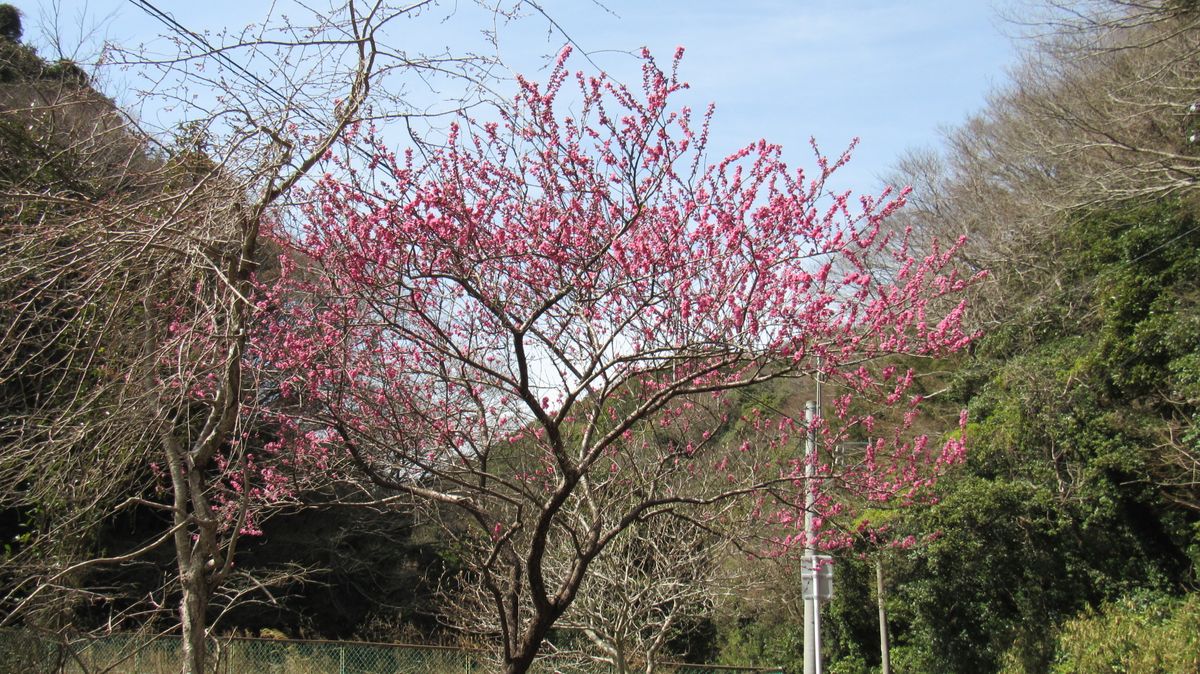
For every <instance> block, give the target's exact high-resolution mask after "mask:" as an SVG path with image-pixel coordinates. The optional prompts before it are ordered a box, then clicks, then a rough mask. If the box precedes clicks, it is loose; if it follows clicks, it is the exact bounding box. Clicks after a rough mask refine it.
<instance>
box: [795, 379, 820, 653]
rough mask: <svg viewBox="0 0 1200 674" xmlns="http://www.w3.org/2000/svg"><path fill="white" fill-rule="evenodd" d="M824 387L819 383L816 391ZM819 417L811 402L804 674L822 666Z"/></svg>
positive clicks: (803, 564) (807, 414)
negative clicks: (817, 521) (817, 559)
mask: <svg viewBox="0 0 1200 674" xmlns="http://www.w3.org/2000/svg"><path fill="white" fill-rule="evenodd" d="M820 387H821V384H820V380H818V383H817V388H818V390H819V389H820ZM816 418H817V403H816V402H815V401H812V400H810V401H808V402H807V403H805V406H804V420H805V421H806V422H808V439H807V440H806V442H805V446H804V557H803V558H802V559H801V560H800V584H801V587H802V589H804V590H807V591H804V592H802V593H801V596H802V597H803V601H804V674H820V672H821V665H820V657H819V655H820V654H819V653H817V644H816V639H817V623H816V619H817V611H818V609H819V605H818V604H817V601H816V600H815V599H810V598H809V597H810V595H811V596H814V597H815V596H816V592H815V587H814V586H815V585H816V580H817V579H816V573H814V571H815V569H814V566H813V562H814V561H815V557H816V554H817V546H816V543H817V542H816V531H815V527H814V526H813V509H814V508H816V505H817V492H816V489H814V488H813V486H814V482H815V478H816V476H817V465H816V464H817V461H816V458H817V456H816V455H817V433H816V430H815V429H814V428H813V422H814V421H815V420H816Z"/></svg>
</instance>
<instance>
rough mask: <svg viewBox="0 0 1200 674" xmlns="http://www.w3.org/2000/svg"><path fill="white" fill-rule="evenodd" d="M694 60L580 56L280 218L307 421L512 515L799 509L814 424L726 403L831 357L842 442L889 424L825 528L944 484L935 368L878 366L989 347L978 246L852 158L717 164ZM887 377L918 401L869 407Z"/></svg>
mask: <svg viewBox="0 0 1200 674" xmlns="http://www.w3.org/2000/svg"><path fill="white" fill-rule="evenodd" d="M681 56H682V51H680V52H679V53H677V54H676V57H675V60H674V62H673V64H672V67H671V69H670V71H669V72H664V71H663V70H662V69H660V68H659V67H658V65H657V64H656V63H655V61H654V60H653V58H652V57H651V56H650V55H649V54H648V53H644V54H643V80H642V83H641V84H642V87H641V90H640V91H638V92H635V91H632V90H630V89H628V88H626V87H624V86H621V85H619V84H617V83H615V82H613V81H611V80H609V79H607V78H606V77H604V76H587V75H585V74H584V73H574V74H572V73H571V72H570V71H569V70H568V68H567V63H568V57H569V50H564V51H563V53H562V55H561V57H560V58H559V60H558V62H557V64H556V66H555V67H554V69H553V71H552V72H551V74H550V76H549V78H548V81H547V82H545V83H542V84H540V83H536V82H533V81H530V80H526V79H521V80H519V86H520V91H519V94H518V95H517V97H516V99H515V100H514V101H513V103H512V105H511V106H510V107H507V108H504V109H503V110H501V111H500V112H499V113H498V114H499V121H476V120H473V119H471V118H468V117H464V118H462V119H460V120H459V121H458V122H457V123H455V124H454V125H453V126H452V127H451V129H450V132H449V137H448V138H447V140H446V142H445V144H444V145H442V146H439V147H437V148H432V149H428V148H427V149H426V150H425V151H423V152H422V153H420V154H418V153H417V152H415V151H407V152H402V153H396V152H393V151H391V150H389V149H388V148H386V147H384V146H383V145H382V144H379V143H377V142H376V143H375V144H374V145H373V147H374V150H375V151H374V154H373V156H372V158H371V160H370V162H369V164H368V166H367V167H366V168H367V169H368V170H367V171H365V172H364V171H362V169H361V167H358V166H355V165H353V164H351V163H347V162H341V161H339V160H337V159H336V158H335V157H333V156H331V157H330V158H329V162H328V169H329V172H328V173H326V174H325V176H324V177H323V178H322V179H321V180H319V181H318V182H317V184H316V185H315V186H313V188H312V189H311V190H310V191H309V192H308V193H307V194H306V195H305V198H304V199H302V200H301V201H302V203H303V204H305V205H304V213H303V218H302V220H301V222H300V223H299V224H298V225H296V226H294V227H292V228H280V229H278V230H277V231H276V233H275V235H276V237H277V239H278V240H279V242H280V243H281V244H282V245H283V246H285V248H287V249H288V251H289V252H288V254H287V255H286V256H285V257H284V258H283V277H282V281H281V282H280V283H279V284H278V285H276V286H274V287H272V288H270V289H267V291H266V292H265V293H264V295H263V299H262V302H263V306H264V307H267V306H269V307H270V308H271V309H272V313H273V315H274V316H276V320H275V321H274V322H273V323H271V325H270V326H269V327H268V329H267V330H266V331H265V332H264V334H263V335H262V337H261V339H259V341H258V343H257V351H256V353H257V354H258V355H257V357H258V358H261V359H262V361H263V362H265V363H269V364H270V366H271V367H272V368H274V369H276V370H277V371H278V372H279V373H280V376H281V381H282V384H281V393H282V394H283V395H284V397H285V398H286V399H287V400H288V401H289V405H291V406H293V407H294V408H295V409H297V410H302V412H297V414H296V418H297V419H298V421H297V422H296V423H297V424H298V427H300V426H302V427H304V428H307V429H310V430H321V431H323V432H325V433H327V434H328V435H327V436H322V437H323V438H328V439H329V442H328V443H326V442H324V440H323V441H322V447H323V448H324V447H326V446H332V445H339V446H341V447H343V448H345V449H347V450H349V451H350V452H351V453H352V454H353V456H354V458H355V460H356V461H358V462H359V463H360V465H361V466H362V467H364V468H367V469H368V470H369V471H373V474H374V475H375V476H376V477H377V478H379V479H380V480H385V481H390V482H392V483H406V484H409V485H421V489H427V490H433V489H436V490H440V491H439V493H441V494H445V498H446V499H447V500H448V501H449V500H450V499H451V498H452V497H456V496H460V495H461V496H463V497H464V498H465V497H470V498H471V499H473V500H472V501H471V504H472V507H477V508H485V509H486V508H489V507H494V510H495V513H494V516H490V517H489V518H482V519H485V520H486V521H487V522H488V525H487V526H488V527H489V528H490V527H492V526H493V523H495V522H503V521H507V520H506V519H505V517H504V516H502V513H504V512H508V510H506V509H512V508H516V506H514V505H513V504H516V503H521V502H524V501H532V502H535V503H540V502H541V501H540V499H543V498H546V497H547V496H546V495H547V494H554V495H555V498H560V497H559V496H557V495H558V494H560V492H562V493H565V494H566V495H565V496H562V497H561V499H568V500H569V499H573V498H583V496H582V493H583V492H584V491H586V492H587V495H588V497H589V498H592V499H593V500H600V501H603V500H605V499H607V500H608V501H609V502H612V503H617V502H625V501H628V500H629V499H630V498H632V497H633V496H635V495H637V494H641V493H646V492H647V490H651V489H653V490H657V491H655V492H654V494H655V496H656V497H658V498H662V499H665V501H664V502H671V501H672V500H677V501H679V502H693V501H697V500H699V499H705V498H711V497H712V496H713V495H714V494H752V493H759V494H762V493H765V492H766V491H767V490H768V489H774V490H778V489H779V488H780V486H781V485H782V486H784V487H786V488H787V489H789V490H791V493H792V494H793V497H794V498H793V499H792V502H793V503H802V502H803V499H802V498H800V497H799V495H800V494H802V493H803V491H804V490H805V489H807V488H809V487H811V486H812V485H811V484H808V481H807V480H806V479H805V478H804V474H805V468H806V465H807V464H806V463H805V460H804V459H803V458H797V457H802V456H803V438H804V436H805V435H806V434H807V432H808V431H809V428H808V427H807V425H806V424H805V423H804V422H802V421H797V420H796V416H795V414H788V413H785V412H784V411H780V410H766V409H758V410H756V411H755V412H753V413H751V414H748V415H743V416H741V417H740V418H732V419H731V418H730V415H729V411H730V410H731V409H732V404H733V403H732V402H731V399H730V398H729V397H728V394H729V393H730V392H734V391H739V390H743V389H747V390H749V389H752V387H755V386H758V385H761V384H764V383H768V382H771V381H773V380H776V379H781V378H794V377H801V376H807V375H809V374H812V373H816V372H818V371H819V372H820V373H821V374H822V375H823V376H824V377H825V378H826V380H827V381H828V382H829V386H830V387H831V388H835V387H836V388H837V390H838V391H839V393H838V395H837V397H836V398H835V400H834V401H833V405H832V410H831V411H832V414H831V415H830V416H829V417H828V418H826V419H822V420H821V421H820V422H818V423H817V424H816V426H815V427H814V428H813V430H814V431H815V432H817V433H818V434H819V435H820V437H821V441H822V444H823V445H824V446H825V447H826V448H833V447H835V446H836V445H837V443H838V442H840V441H842V440H845V439H846V438H848V437H849V436H850V434H851V433H852V432H853V433H858V434H859V435H861V436H865V437H868V438H870V442H869V444H867V446H866V448H865V450H864V451H863V457H862V458H861V460H859V461H857V462H856V464H855V465H854V466H853V467H845V466H840V467H839V466H835V465H832V464H831V463H830V462H829V461H828V457H829V452H825V453H824V454H822V456H824V457H825V458H824V459H820V460H819V462H820V463H819V465H817V466H816V473H817V475H818V478H817V480H818V481H819V482H820V484H819V485H817V488H818V491H819V492H820V496H819V498H818V510H819V513H818V519H819V520H821V521H822V522H826V521H831V520H833V519H835V518H838V517H842V516H844V515H845V511H846V508H847V507H848V506H847V500H846V499H845V498H843V497H842V495H844V494H847V493H853V494H854V496H855V498H857V499H858V500H860V501H868V502H871V501H888V502H897V501H906V502H915V501H916V500H919V499H920V498H923V495H924V494H926V493H927V491H928V487H929V486H930V485H932V483H933V481H934V480H936V478H937V476H938V475H939V474H940V473H941V472H942V471H944V470H945V468H946V467H948V466H950V465H953V464H954V463H957V462H959V461H961V459H962V452H963V451H964V445H963V443H962V440H961V437H962V436H958V437H957V438H956V439H954V440H950V441H948V442H946V443H943V444H942V445H941V446H935V445H936V443H934V442H932V441H931V440H930V439H929V438H927V437H924V436H921V435H919V434H918V435H915V437H914V434H913V433H912V429H913V427H914V423H915V421H916V419H917V415H918V412H919V409H920V402H921V400H920V399H919V397H915V396H913V395H911V394H910V390H911V387H912V385H913V373H912V372H911V371H907V370H904V371H901V370H900V369H898V368H896V367H881V368H877V367H873V366H869V365H868V364H869V363H871V362H873V361H875V360H877V359H879V358H883V357H887V356H890V355H894V354H917V355H931V356H932V355H941V354H946V353H950V352H953V351H956V350H958V349H961V348H962V347H964V346H965V345H966V344H967V343H969V341H970V340H971V339H972V337H973V335H971V334H969V333H968V332H966V331H965V330H964V329H963V312H964V310H965V304H964V303H963V302H961V301H954V300H950V301H947V299H946V298H947V297H957V296H959V295H960V294H961V293H962V291H963V290H964V289H965V288H966V287H967V286H968V285H969V283H971V281H972V279H969V278H963V277H961V276H960V275H959V274H958V273H957V271H956V270H955V269H954V267H953V260H954V257H955V255H956V253H957V251H958V249H959V247H960V246H961V245H962V242H961V241H959V242H955V243H954V244H952V245H950V246H949V247H947V248H945V249H939V248H937V247H935V248H934V249H933V250H932V252H930V253H928V254H926V255H922V256H913V255H912V254H910V251H909V248H908V246H907V237H906V235H905V234H904V233H903V232H893V231H891V230H889V229H888V228H887V227H886V226H885V223H886V221H887V218H888V216H889V215H891V214H892V213H894V212H895V211H896V209H898V208H900V207H901V206H902V205H903V203H904V199H905V195H906V192H905V191H900V192H899V193H892V192H884V193H883V194H881V195H879V196H878V197H862V198H858V199H853V198H852V197H851V194H850V193H849V192H835V191H832V190H831V188H830V186H829V184H828V181H829V179H830V178H831V177H832V176H833V175H834V174H835V172H836V171H837V170H838V168H839V167H841V166H842V165H844V164H845V162H846V161H848V159H849V151H847V152H846V153H843V154H841V155H839V156H837V157H835V158H832V159H831V158H829V157H826V156H824V155H821V154H820V153H819V151H817V149H816V146H815V144H814V146H813V151H814V153H815V154H816V157H815V162H816V167H817V168H816V170H815V172H812V173H809V172H806V171H804V170H800V169H792V168H790V167H789V166H788V165H787V164H786V163H784V161H783V159H782V150H781V148H780V147H779V146H777V145H773V144H770V143H768V142H766V141H765V140H762V141H757V142H755V143H751V144H749V145H747V146H746V147H744V148H742V149H741V150H739V151H737V152H735V153H734V154H732V155H730V156H729V157H726V158H724V159H721V160H720V161H717V162H715V163H710V162H708V161H707V154H706V145H707V138H708V128H709V124H710V121H711V118H712V115H713V110H712V108H710V109H709V110H708V111H707V112H706V113H705V114H704V115H702V116H700V118H699V119H697V118H696V117H695V116H694V115H693V113H692V111H691V110H690V109H688V108H686V107H681V108H673V107H672V103H671V102H672V97H673V96H674V95H675V94H676V93H677V92H679V91H680V90H681V89H683V88H684V87H685V86H686V85H685V84H684V83H683V82H681V81H679V80H678V78H677V75H676V69H677V66H678V63H679V59H680V58H681ZM569 83H573V86H574V87H575V88H576V89H577V90H578V99H576V100H574V101H572V103H571V104H570V105H568V104H567V103H566V102H565V101H564V98H565V96H564V95H563V90H564V88H566V87H568V85H569ZM374 139H375V136H374V131H373V130H368V131H367V135H366V136H365V137H364V136H358V137H355V138H350V139H348V141H347V142H359V143H362V142H373V141H374ZM881 259H882V260H884V261H885V262H886V264H887V265H889V268H890V269H891V271H890V273H887V274H881V273H878V272H879V270H878V269H877V264H878V261H879V260H881ZM939 307H949V309H948V310H939ZM864 395H869V396H875V397H874V398H872V399H878V401H879V403H880V405H881V406H883V407H884V408H896V409H897V410H899V411H898V412H897V413H896V414H891V415H886V418H887V423H886V424H881V423H879V422H880V420H881V419H883V418H884V416H879V417H876V416H875V415H860V416H857V417H856V416H854V415H852V414H851V412H850V409H851V406H852V405H851V401H852V400H853V399H855V397H856V396H859V397H861V396H864ZM714 410H715V411H714ZM793 412H794V410H793ZM300 418H303V422H301V421H299V419H300ZM962 423H963V424H964V425H965V418H964V419H963V420H962ZM885 425H886V428H885V427H883V426H885ZM298 435H299V436H303V434H298ZM334 438H336V441H334ZM293 441H298V440H296V437H295V436H294V437H293ZM582 476H587V481H586V486H585V487H580V489H579V490H578V491H571V489H574V487H572V485H574V484H576V483H579V481H580V480H581V477H582ZM563 485H566V487H571V489H566V488H565V487H563ZM564 490H565V491H564ZM621 499H625V501H621ZM689 499H691V501H689ZM767 501H768V499H766V498H765V497H764V498H763V499H762V501H761V502H760V507H758V508H755V509H754V510H755V515H756V517H757V520H756V521H757V522H759V523H761V524H763V525H764V526H767V527H768V528H771V529H774V530H776V531H780V530H782V531H783V532H784V533H780V534H779V535H778V536H776V537H775V542H776V543H777V544H778V545H779V546H782V547H790V546H793V545H797V544H803V543H804V541H803V532H802V531H798V530H797V529H796V523H797V522H798V521H799V520H800V519H801V518H800V517H799V515H798V513H797V509H796V507H792V508H790V509H784V510H779V509H773V508H769V507H768V506H766V505H764V504H765V503H767ZM772 502H777V501H772ZM556 503H558V501H556ZM489 504H494V505H489ZM497 526H498V525H497ZM486 535H487V536H488V537H490V538H491V539H498V537H500V536H501V532H500V531H499V530H497V531H494V532H492V531H490V529H489V531H488V532H486ZM820 536H821V540H820V541H819V543H820V545H821V546H822V547H829V546H835V545H841V544H844V540H842V539H841V538H839V535H838V534H837V533H836V530H835V529H834V528H831V527H823V528H822V533H821V534H820Z"/></svg>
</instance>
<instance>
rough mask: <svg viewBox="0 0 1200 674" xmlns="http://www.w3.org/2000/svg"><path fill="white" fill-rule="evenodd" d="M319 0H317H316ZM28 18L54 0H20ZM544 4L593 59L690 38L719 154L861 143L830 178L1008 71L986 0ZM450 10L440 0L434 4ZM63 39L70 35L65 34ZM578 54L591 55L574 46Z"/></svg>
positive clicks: (428, 27) (631, 67)
mask: <svg viewBox="0 0 1200 674" xmlns="http://www.w3.org/2000/svg"><path fill="white" fill-rule="evenodd" d="M317 2H320V0H317ZM16 4H17V5H18V7H20V8H21V9H22V10H23V11H24V12H25V14H26V17H27V18H26V25H27V30H26V34H27V37H29V38H32V39H34V40H37V35H36V34H35V33H36V31H35V30H33V29H32V25H31V24H33V23H36V22H37V21H39V20H42V21H45V20H46V18H47V17H50V16H52V15H53V11H52V10H53V8H54V6H55V5H54V3H53V2H51V1H50V0H45V1H44V2H42V3H40V4H39V3H36V2H30V0H24V1H22V0H16ZM156 4H157V5H158V6H159V7H161V8H162V9H165V10H167V11H169V12H171V13H172V14H173V15H174V16H175V17H176V18H177V19H178V20H179V21H180V22H181V23H183V24H184V25H186V26H188V27H189V28H192V29H194V30H198V31H200V30H210V31H219V30H220V29H221V28H223V27H235V26H241V25H244V24H247V23H251V22H255V21H260V20H262V18H263V17H264V16H266V15H267V13H268V12H269V11H270V9H271V7H272V5H274V7H275V11H276V12H279V11H286V8H287V5H288V4H289V3H288V1H287V0H277V2H274V3H271V2H268V1H266V0H240V1H237V2H233V1H230V0H209V1H206V2H192V1H188V2H176V1H174V0H160V1H159V2H156ZM58 6H59V7H60V12H59V14H60V24H61V25H62V26H65V27H69V30H68V31H67V32H70V31H76V32H77V31H78V30H79V28H78V27H79V26H81V25H82V26H84V27H85V32H86V31H87V29H90V28H91V27H93V26H98V27H99V30H98V31H97V34H98V35H103V36H104V37H107V39H110V40H114V41H118V42H122V43H125V44H128V45H135V44H141V43H149V44H151V45H153V44H154V38H155V36H156V35H157V34H158V33H160V32H161V26H160V25H159V24H157V23H156V22H154V21H153V20H152V19H150V18H149V17H148V16H146V15H145V14H144V13H143V12H142V11H141V10H140V9H138V8H137V7H135V6H134V5H132V4H129V3H127V2H123V1H122V0H88V1H87V2H71V0H66V1H65V2H60V3H58ZM543 6H544V7H545V9H546V10H547V12H548V13H549V14H550V15H551V16H553V17H554V19H555V20H556V21H557V22H558V23H559V24H560V25H561V26H562V27H563V28H564V29H565V30H566V31H567V32H568V33H569V35H570V36H571V38H573V39H574V41H575V42H576V43H577V44H578V46H579V47H580V48H582V49H583V50H585V51H588V52H592V58H593V59H594V60H595V61H596V62H597V63H598V64H599V65H601V66H602V67H604V68H605V69H607V70H609V71H610V72H612V73H613V74H615V75H616V76H618V77H621V78H624V79H626V80H628V81H631V82H636V79H635V77H636V72H637V71H636V67H637V64H636V62H635V60H634V59H633V58H631V57H630V56H628V55H627V53H628V52H632V51H636V50H637V49H639V48H640V47H642V46H647V47H649V48H650V49H651V50H652V51H653V52H654V53H655V54H656V55H660V58H661V59H662V60H663V61H666V60H667V59H669V56H670V54H671V53H672V52H673V51H674V49H675V47H676V46H677V45H682V46H684V47H686V48H687V57H686V58H685V59H684V63H683V66H682V76H683V78H684V79H685V80H687V81H689V82H690V83H691V85H692V90H691V92H690V93H689V98H690V100H689V101H688V102H689V103H690V104H692V105H694V106H695V107H698V108H702V107H703V106H704V105H706V104H707V103H708V102H709V101H712V102H715V103H716V105H717V116H716V118H715V120H714V123H713V136H712V143H711V145H710V147H711V149H712V151H713V152H714V153H719V154H725V153H726V152H729V151H732V150H733V149H735V148H736V147H738V146H740V145H743V144H745V143H748V142H752V141H755V140H757V139H759V138H766V139H767V140H769V141H771V142H776V143H781V144H783V145H784V147H785V151H786V156H787V158H788V160H789V162H790V163H792V164H796V165H804V166H807V165H811V159H810V158H811V154H810V152H809V150H808V138H809V137H810V136H813V137H815V138H816V139H817V141H818V143H819V144H820V145H821V147H822V149H823V150H824V151H825V152H826V153H827V154H836V153H837V152H839V151H840V150H841V149H842V148H844V147H845V145H846V144H847V143H848V142H849V141H850V139H851V138H853V137H855V136H858V137H860V138H861V144H860V146H859V148H858V150H857V151H856V152H855V155H854V159H853V161H852V162H851V164H850V165H849V166H848V167H847V168H846V169H845V170H844V171H843V172H842V174H841V176H840V178H839V179H838V180H837V181H836V185H834V187H837V188H839V189H841V188H851V189H854V190H855V191H870V190H874V189H876V187H877V184H878V181H877V176H879V175H880V174H883V173H885V172H886V171H887V170H888V168H889V166H890V165H891V164H892V163H893V162H894V161H895V159H896V158H897V157H898V156H899V155H900V153H902V152H903V151H904V150H905V149H906V148H911V147H917V146H924V145H929V144H933V143H936V142H937V140H938V133H937V132H938V129H939V127H941V126H945V125H952V124H955V123H957V122H960V121H961V120H963V119H964V117H965V116H966V115H967V114H968V113H970V112H972V111H975V110H977V109H979V108H980V107H981V106H982V105H983V104H984V97H985V95H986V93H987V92H988V91H989V90H990V89H991V88H992V87H993V86H995V85H998V84H1001V83H1003V82H1004V79H1005V68H1006V67H1007V66H1009V65H1011V64H1012V63H1013V61H1014V48H1013V45H1012V43H1011V41H1010V39H1009V38H1008V37H1006V36H1005V34H1004V31H1003V25H1002V24H1000V22H999V21H998V20H997V19H996V18H995V15H996V12H995V7H994V6H993V5H992V4H990V3H988V2H985V1H983V0H957V1H956V0H911V1H907V2H896V1H885V0H841V1H837V0H792V1H788V0H742V2H739V3H733V2H729V1H728V0H719V1H717V0H691V1H686V2H685V1H682V0H660V1H652V0H640V1H639V0H604V2H603V5H601V4H598V3H597V2H593V1H592V0H570V1H568V0H544V3H543ZM443 7H444V8H445V7H449V8H452V9H453V12H454V16H453V17H452V18H451V19H450V20H444V16H426V17H422V19H420V20H419V22H413V23H412V25H411V26H408V27H405V28H403V30H404V31H405V34H404V35H402V36H400V39H402V40H405V41H409V42H421V41H424V42H426V43H428V44H432V45H441V44H445V45H450V46H459V45H461V44H463V43H468V42H470V41H473V40H474V41H477V40H478V32H479V31H478V28H479V25H480V22H481V21H482V18H481V16H480V15H479V14H478V13H476V10H474V9H473V8H472V7H471V5H470V2H469V0H459V2H458V3H457V4H454V3H450V4H446V5H444V6H443ZM439 11H441V12H442V14H443V15H444V14H445V13H447V12H449V11H451V10H449V9H442V10H439ZM67 39H68V40H69V39H70V36H69V35H68V37H67ZM561 42H562V38H561V36H559V35H557V34H548V30H547V26H546V23H545V22H544V21H542V20H540V19H539V18H538V17H529V18H528V19H526V20H522V21H518V22H515V23H511V24H509V25H507V26H504V27H502V28H501V30H500V49H501V54H502V56H503V57H504V58H505V60H506V61H507V63H508V64H509V65H510V66H511V67H512V69H513V70H514V71H521V72H534V73H535V76H536V71H537V70H538V68H539V67H540V66H541V64H542V63H543V60H542V57H544V55H545V54H547V53H550V52H553V51H555V50H556V49H557V47H558V45H559V44H561ZM575 64H576V65H579V66H583V65H585V64H584V63H583V62H582V61H581V60H577V61H576V62H575Z"/></svg>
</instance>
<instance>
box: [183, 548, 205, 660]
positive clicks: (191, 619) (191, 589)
mask: <svg viewBox="0 0 1200 674" xmlns="http://www.w3.org/2000/svg"><path fill="white" fill-rule="evenodd" d="M191 561H192V563H191V564H190V565H189V568H188V570H187V572H186V574H185V576H184V578H183V582H182V583H181V585H182V586H183V599H181V600H180V602H179V618H180V623H181V628H182V641H183V653H182V656H183V662H182V664H181V669H180V671H181V672H182V674H204V671H205V660H206V656H207V653H206V646H207V643H206V637H207V616H208V600H207V597H208V593H207V592H206V588H204V584H205V578H204V567H203V566H202V565H201V563H199V560H198V559H193V560H191Z"/></svg>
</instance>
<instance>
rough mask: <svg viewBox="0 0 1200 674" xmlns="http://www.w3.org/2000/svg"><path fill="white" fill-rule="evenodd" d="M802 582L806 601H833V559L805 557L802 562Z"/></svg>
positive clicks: (817, 556)
mask: <svg viewBox="0 0 1200 674" xmlns="http://www.w3.org/2000/svg"><path fill="white" fill-rule="evenodd" d="M814 567H815V569H816V570H815V572H814ZM800 582H801V590H803V593H804V598H805V599H816V600H817V601H821V602H826V601H829V600H830V599H833V558H832V557H830V556H829V555H805V556H804V557H803V559H801V561H800Z"/></svg>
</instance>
